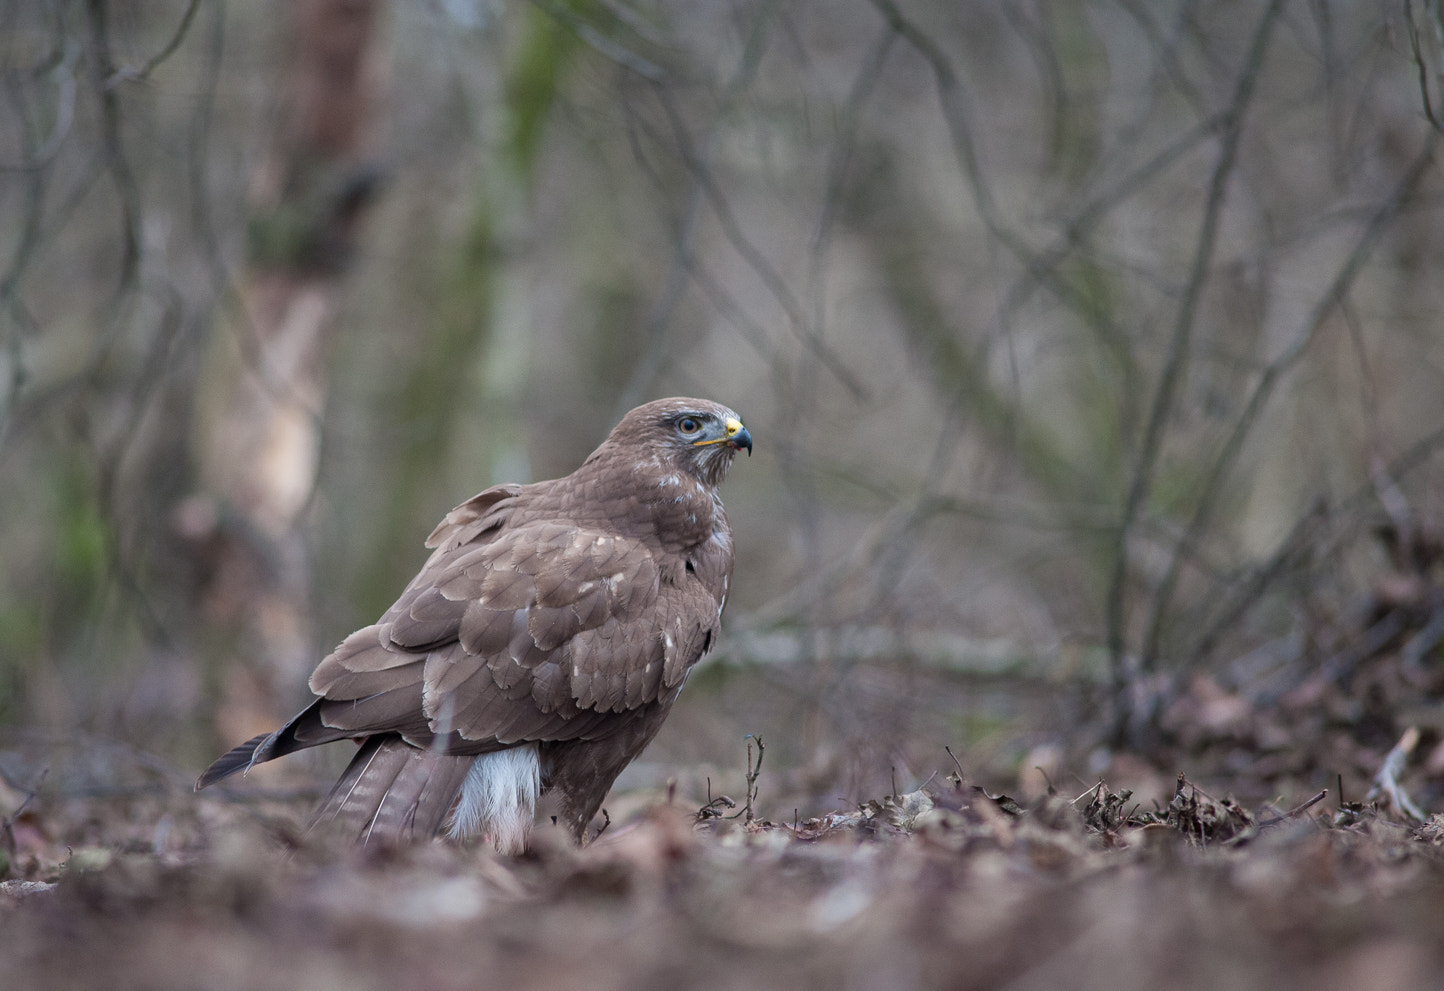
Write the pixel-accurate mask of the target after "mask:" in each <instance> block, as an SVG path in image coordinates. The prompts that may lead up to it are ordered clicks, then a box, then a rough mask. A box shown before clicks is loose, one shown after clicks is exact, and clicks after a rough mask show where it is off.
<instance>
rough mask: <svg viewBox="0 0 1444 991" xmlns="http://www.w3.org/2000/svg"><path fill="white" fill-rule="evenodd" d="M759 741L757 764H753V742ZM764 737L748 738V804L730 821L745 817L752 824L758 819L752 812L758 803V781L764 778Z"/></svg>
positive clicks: (744, 820) (731, 817)
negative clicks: (753, 805)
mask: <svg viewBox="0 0 1444 991" xmlns="http://www.w3.org/2000/svg"><path fill="white" fill-rule="evenodd" d="M753 740H756V741H757V763H756V764H753V763H752V741H753ZM763 749H764V748H763V746H762V737H760V736H748V738H747V804H746V805H744V806H743V808H742V811H741V812H739V813H737V815H731V816H728V817H727V818H728V819H736V818H737V816H743V817H744V818H743V820H742V821H743V822H744V823H750V822H752V820H753V819H755V818H757V817H756V815H755V814H754V813H753V811H752V804H753V803H754V802H756V801H757V779H758V778H760V777H761V776H762V751H763Z"/></svg>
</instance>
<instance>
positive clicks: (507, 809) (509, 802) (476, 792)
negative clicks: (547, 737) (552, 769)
mask: <svg viewBox="0 0 1444 991" xmlns="http://www.w3.org/2000/svg"><path fill="white" fill-rule="evenodd" d="M540 792H541V764H540V761H539V760H538V758H537V745H536V744H535V743H528V744H523V745H522V746H519V747H511V748H509V749H507V750H498V751H496V752H495V753H490V754H482V755H481V756H480V757H478V758H476V760H475V761H473V762H472V765H471V769H470V770H469V771H467V773H466V780H465V781H464V782H462V785H461V797H460V798H459V799H458V800H457V803H456V809H455V810H454V811H453V812H452V813H451V819H450V821H449V822H447V824H446V831H447V833H448V834H449V835H451V836H452V837H454V838H456V839H465V838H466V837H468V836H472V835H474V834H476V833H478V832H480V833H484V834H485V835H486V837H487V839H489V840H490V841H491V843H492V845H493V846H495V847H496V849H497V852H499V853H512V854H514V853H521V852H522V850H523V849H524V848H525V847H526V838H527V834H528V833H529V832H531V826H532V820H533V819H534V818H535V816H536V802H537V795H538V794H540Z"/></svg>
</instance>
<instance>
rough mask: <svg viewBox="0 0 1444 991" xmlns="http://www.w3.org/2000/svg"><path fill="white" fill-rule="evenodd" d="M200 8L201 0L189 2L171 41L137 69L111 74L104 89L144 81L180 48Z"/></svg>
mask: <svg viewBox="0 0 1444 991" xmlns="http://www.w3.org/2000/svg"><path fill="white" fill-rule="evenodd" d="M200 6H201V0H190V3H189V4H188V5H187V6H186V12H185V13H184V14H182V15H181V19H180V23H179V24H177V25H176V29H175V34H173V35H171V39H170V41H168V42H166V44H165V47H164V48H162V49H161V50H160V51H159V52H157V53H156V54H155V55H153V56H151V57H150V58H149V59H147V60H146V62H145V64H144V65H142V66H141V67H140V68H138V69H133V68H130V67H129V66H127V67H125V68H122V69H117V70H115V71H114V72H112V73H111V74H110V75H109V76H108V77H107V78H106V80H105V87H106V89H112V88H114V87H116V86H119V85H120V84H121V83H127V82H135V81H137V80H141V79H146V78H147V77H149V76H150V74H151V73H152V72H154V71H155V70H156V69H157V68H158V67H159V66H160V64H161V63H162V62H164V61H165V60H166V59H168V58H170V57H171V56H172V55H174V54H175V53H176V50H177V49H179V48H180V46H181V42H183V41H185V37H186V33H187V32H188V31H190V27H191V21H193V20H195V17H196V11H198V10H200Z"/></svg>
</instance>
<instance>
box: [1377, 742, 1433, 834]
mask: <svg viewBox="0 0 1444 991" xmlns="http://www.w3.org/2000/svg"><path fill="white" fill-rule="evenodd" d="M1418 745H1419V729H1418V727H1416V726H1410V727H1409V728H1408V729H1406V730H1405V731H1404V735H1403V736H1401V737H1399V742H1398V743H1396V744H1394V749H1393V750H1390V751H1389V755H1388V756H1387V757H1385V758H1384V763H1383V766H1381V767H1380V768H1379V773H1378V774H1376V775H1374V784H1373V786H1372V787H1371V788H1370V789H1369V794H1368V795H1367V796H1365V798H1364V801H1365V802H1373V801H1376V800H1378V799H1379V798H1381V797H1382V798H1384V799H1385V800H1386V801H1387V802H1388V805H1389V807H1390V808H1393V809H1397V810H1399V811H1400V812H1402V813H1404V814H1405V815H1407V816H1408V817H1409V818H1410V819H1413V820H1415V821H1416V822H1423V821H1424V820H1425V819H1428V818H1429V817H1428V816H1427V815H1425V814H1424V812H1423V810H1421V809H1420V808H1419V806H1417V805H1415V804H1414V801H1413V799H1411V798H1410V797H1409V793H1408V792H1406V791H1405V790H1404V786H1403V785H1401V784H1399V774H1400V773H1401V772H1402V771H1403V770H1404V765H1405V764H1406V763H1407V762H1408V760H1409V755H1410V754H1411V753H1413V752H1414V748H1415V747H1417V746H1418Z"/></svg>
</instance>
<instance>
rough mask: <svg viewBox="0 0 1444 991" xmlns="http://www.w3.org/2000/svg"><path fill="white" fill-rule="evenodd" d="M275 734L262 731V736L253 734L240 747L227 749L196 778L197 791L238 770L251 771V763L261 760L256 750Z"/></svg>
mask: <svg viewBox="0 0 1444 991" xmlns="http://www.w3.org/2000/svg"><path fill="white" fill-rule="evenodd" d="M273 735H274V734H271V733H262V734H261V735H260V736H253V737H251V738H250V739H249V740H247V741H246V742H245V743H243V744H241V745H240V746H239V747H234V748H232V749H231V750H228V751H226V752H225V753H224V754H222V755H221V756H220V757H218V758H217V759H216V761H215V763H213V764H212V765H211V766H210V767H208V768H206V769H205V772H204V773H203V774H202V775H201V776H200V777H199V778H197V779H196V791H200V790H201V789H202V788H204V787H206V786H207V785H213V784H215V783H216V782H217V781H219V780H221V778H225V777H229V776H230V775H232V774H235V773H236V772H237V771H249V770H250V769H251V765H253V764H256V763H258V762H259V759H258V758H257V757H256V750H257V749H258V748H259V747H260V746H261V744H263V743H265V742H266V741H267V740H269V739H270V738H271V737H272V736H273ZM261 759H264V758H261Z"/></svg>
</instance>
